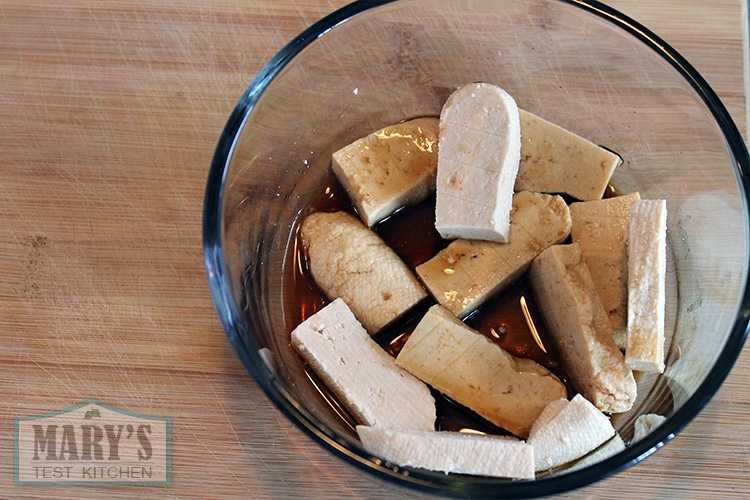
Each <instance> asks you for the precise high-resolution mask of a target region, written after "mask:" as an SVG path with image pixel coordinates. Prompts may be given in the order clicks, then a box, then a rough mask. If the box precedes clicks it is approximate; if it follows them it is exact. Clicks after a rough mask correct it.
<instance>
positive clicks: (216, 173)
mask: <svg viewBox="0 0 750 500" xmlns="http://www.w3.org/2000/svg"><path fill="white" fill-rule="evenodd" d="M397 1H399V0H358V1H355V2H353V3H350V4H348V5H346V6H344V7H342V8H340V9H338V10H336V11H335V12H333V13H331V14H329V15H327V16H326V17H324V18H322V19H321V20H319V21H317V22H316V23H314V24H313V25H311V26H310V27H309V28H307V29H305V30H304V31H303V32H302V33H301V34H299V35H298V36H296V37H295V38H294V39H293V40H292V41H291V42H289V43H288V44H287V45H286V46H285V47H284V48H282V49H281V50H280V51H279V52H278V53H277V54H276V55H275V56H274V57H273V58H272V59H271V60H270V61H269V62H268V63H267V64H266V65H265V66H264V67H263V69H262V70H261V71H260V72H259V73H258V74H257V76H256V77H255V78H254V79H253V81H252V82H251V83H250V85H249V86H248V87H247V89H246V90H245V91H244V93H243V94H242V96H241V97H240V99H239V101H238V103H237V105H236V106H235V108H234V110H233V111H232V113H231V115H230V117H229V119H228V121H227V123H226V125H225V127H224V130H223V132H222V134H221V137H220V139H219V142H218V145H217V147H216V151H215V153H214V157H213V159H212V162H211V167H210V170H209V174H208V180H207V184H206V191H205V198H204V210H203V247H204V260H205V266H206V274H207V277H208V283H209V288H210V290H211V295H212V297H213V300H214V304H215V307H216V310H217V312H218V314H219V318H220V320H221V322H222V325H223V327H224V330H225V331H226V333H227V336H228V338H229V340H230V342H231V344H232V345H233V346H234V348H235V351H236V352H237V354H238V356H239V357H240V359H241V360H242V362H243V364H244V365H245V367H246V369H247V370H248V372H249V373H250V375H251V376H252V377H253V379H254V380H255V382H256V383H257V384H258V385H259V386H260V387H261V389H262V390H263V391H264V392H265V394H266V396H267V397H268V398H269V399H270V400H271V401H272V402H273V403H274V405H275V406H276V407H277V408H278V409H279V410H281V412H282V413H283V414H284V415H285V416H286V417H287V418H288V419H289V420H290V421H291V422H292V423H293V424H294V425H295V426H296V427H297V428H299V429H301V430H302V431H304V432H305V433H306V434H307V435H308V436H310V437H312V438H313V439H314V440H315V441H317V442H318V443H319V444H320V445H322V446H323V447H324V448H326V449H328V450H329V451H331V452H332V453H333V454H334V455H336V456H338V457H340V458H343V459H344V460H345V461H347V462H349V463H351V464H354V465H355V466H356V467H357V468H359V469H361V470H364V471H365V472H368V473H371V474H373V475H375V476H377V477H380V478H381V479H386V480H388V481H390V482H393V483H396V484H398V485H400V486H406V487H410V488H416V489H419V490H420V491H428V492H431V493H439V494H443V495H450V496H458V495H466V494H469V495H471V496H476V497H488V496H493V497H494V496H497V495H500V494H502V495H503V497H504V498H535V497H540V496H547V495H554V494H560V493H564V492H567V491H571V490H574V489H577V488H580V487H583V486H587V485H589V484H592V483H594V482H596V481H599V480H602V479H604V478H606V477H608V476H610V475H612V474H615V473H617V472H619V471H621V470H623V469H625V468H627V467H630V466H631V465H633V464H635V463H637V462H639V461H641V460H643V459H645V458H646V457H648V456H649V455H651V454H652V453H653V452H655V451H656V450H657V449H659V448H661V447H662V446H664V444H666V443H667V442H668V441H670V440H671V439H672V438H673V437H674V436H675V435H676V434H677V433H678V432H679V431H680V430H681V429H682V428H683V427H685V426H686V425H687V424H688V423H689V422H690V421H691V420H692V419H693V418H694V417H695V416H696V415H697V414H698V412H699V411H700V410H701V409H702V408H703V407H704V406H705V405H706V404H707V403H708V402H709V400H710V399H711V398H712V397H713V395H714V394H715V393H716V392H717V390H718V389H719V387H720V386H721V384H722V383H723V382H724V380H725V379H726V377H727V375H728V374H729V372H730V370H731V368H732V366H733V365H734V363H735V361H736V360H737V358H738V356H739V354H740V352H741V350H742V346H743V344H744V342H745V339H746V338H747V336H748V327H749V325H750V288H749V287H748V272H747V270H748V266H749V265H750V262H747V261H746V267H745V276H744V285H743V292H742V298H741V300H740V302H739V306H738V312H737V317H736V319H735V322H734V325H733V326H732V329H731V332H730V334H729V337H728V339H727V342H726V345H725V346H724V349H723V350H722V352H721V353H720V354H719V356H718V358H717V360H716V362H715V363H714V366H713V367H712V368H711V370H710V371H709V373H708V374H707V376H706V377H705V379H704V381H703V382H702V383H701V384H700V386H699V387H698V389H697V390H696V391H695V393H694V394H693V395H692V396H690V398H688V400H687V401H686V402H685V403H684V404H683V405H682V407H681V408H680V409H679V410H677V411H676V412H675V413H673V414H672V415H671V416H670V417H669V418H668V419H667V420H666V421H665V422H664V423H663V424H662V425H660V426H659V427H658V428H657V429H656V430H654V431H653V432H651V433H650V434H649V435H648V436H646V437H645V438H644V439H643V440H641V441H639V442H637V443H635V444H633V445H631V446H629V447H627V448H626V449H625V450H623V451H621V452H619V453H617V454H616V455H613V456H612V457H610V458H607V459H605V460H603V461H601V462H598V463H596V464H593V465H591V466H588V467H585V468H583V469H580V470H577V471H574V472H569V473H565V474H562V475H560V476H552V477H548V478H543V479H537V480H534V481H532V482H529V481H508V480H506V479H499V478H483V477H481V478H479V477H468V476H460V475H452V476H448V475H445V474H442V473H435V472H431V471H424V470H421V469H412V468H406V470H408V475H405V474H403V473H402V472H400V471H402V470H404V468H403V467H398V466H395V465H392V464H390V463H388V462H383V461H382V460H381V459H379V458H377V457H374V456H372V455H370V454H368V453H367V452H366V451H365V450H364V449H363V448H361V447H359V446H350V443H349V442H348V441H346V440H344V439H342V438H340V437H338V436H337V435H336V434H335V433H334V432H333V431H332V430H330V429H329V428H327V426H325V425H323V424H322V423H321V422H320V421H319V420H318V419H317V418H316V417H315V416H314V415H312V414H311V413H310V412H308V411H307V410H306V409H305V408H303V407H302V406H301V405H300V404H299V403H297V402H296V401H295V400H294V399H293V398H292V397H291V395H290V394H289V392H288V391H287V390H286V387H285V386H284V385H283V384H282V383H281V382H280V380H279V379H278V378H277V377H275V376H274V374H273V372H272V371H271V370H270V369H269V368H268V366H267V365H266V363H265V362H264V361H263V359H262V358H261V356H260V354H258V352H257V349H258V346H248V345H246V343H245V340H244V339H246V338H247V335H248V333H247V331H246V329H245V327H244V324H243V323H242V315H241V313H240V311H239V310H238V309H237V307H236V306H235V304H234V301H233V300H232V298H231V296H230V292H229V290H230V289H231V287H230V283H229V282H228V280H227V272H226V267H225V262H224V257H223V254H222V228H221V206H222V204H223V196H224V181H225V180H226V173H227V170H228V167H229V162H230V160H231V158H232V154H233V152H234V148H235V146H236V141H237V138H238V136H239V133H240V132H241V131H242V129H243V127H244V124H245V122H246V120H247V118H248V116H249V115H250V114H251V112H252V111H253V108H254V106H255V104H256V103H257V101H258V99H259V98H260V96H261V95H262V94H263V92H264V90H265V89H266V87H267V86H268V85H269V84H270V83H271V82H272V81H273V79H274V78H275V77H276V76H277V75H278V74H279V72H280V71H281V70H282V69H283V68H284V67H285V66H286V65H287V64H289V62H290V61H291V60H292V59H294V57H296V56H297V54H299V53H300V52H301V51H302V50H304V49H305V48H306V47H307V46H308V45H310V44H311V43H312V42H314V41H315V40H316V39H317V38H318V37H320V36H323V35H325V34H326V33H327V32H328V31H330V30H331V29H334V28H335V27H336V26H338V25H339V24H341V23H343V22H345V21H346V20H348V19H350V18H352V17H354V16H357V15H359V14H362V13H363V12H366V11H369V10H372V9H374V8H377V7H380V6H383V5H386V4H390V3H395V2H397ZM548 1H550V2H553V3H562V4H568V5H572V6H574V7H577V8H579V9H582V10H583V11H585V12H588V13H590V14H594V15H595V16H597V17H599V18H601V19H602V20H604V21H605V22H608V23H610V24H612V25H614V26H616V27H618V28H620V29H622V30H623V31H625V32H626V33H629V34H630V35H632V36H634V37H635V38H637V39H639V40H640V41H641V42H643V43H644V44H645V45H646V46H647V47H649V48H650V49H652V50H653V51H654V52H655V53H656V54H658V55H659V56H661V57H662V58H663V59H664V60H666V61H667V62H668V63H669V64H670V65H671V66H672V67H674V68H675V69H676V70H677V71H678V73H679V74H680V75H681V76H682V77H683V78H684V79H685V80H686V81H687V82H689V83H690V85H691V86H692V88H693V90H694V91H695V92H696V94H698V96H700V98H701V99H702V101H703V102H704V104H705V105H706V106H707V107H708V109H709V110H710V111H711V114H712V116H713V117H714V120H715V121H716V123H717V125H718V126H719V128H720V129H721V132H722V134H723V135H724V138H725V140H726V145H727V150H728V152H729V154H730V159H731V160H732V162H733V166H734V170H735V175H736V177H737V183H738V187H739V188H740V191H741V194H742V195H743V196H741V198H742V211H743V219H744V225H745V228H746V231H745V249H746V251H747V249H749V248H750V229H749V228H750V225H749V224H748V200H749V199H750V179H749V178H748V172H750V158H749V157H748V151H747V147H746V145H745V143H744V141H743V139H742V136H741V134H740V132H739V130H738V129H737V126H736V125H735V123H734V121H733V120H732V118H731V117H730V115H729V113H728V111H727V110H726V108H725V107H724V105H723V103H722V102H721V100H720V99H719V98H718V96H717V95H716V93H715V92H714V91H713V89H712V88H711V87H710V86H709V85H708V83H707V82H706V81H705V79H704V78H703V77H702V76H701V75H700V74H699V73H698V72H697V71H696V70H695V68H693V66H692V65H691V64H690V63H689V62H688V61H687V60H686V59H685V58H684V57H683V56H681V55H680V54H679V53H678V52H677V51H676V50H675V49H673V48H672V47H671V46H670V45H669V44H668V43H666V42H665V41H664V40H662V39H661V38H660V37H658V36H657V35H656V34H654V33H653V32H651V31H650V30H649V29H647V28H646V27H645V26H643V25H641V24H640V23H638V22H637V21H635V20H633V19H631V18H630V17H628V16H626V15H624V14H623V13H621V12H619V11H617V10H615V9H613V8H611V7H609V6H607V5H605V4H603V3H601V2H598V1H597V0H548ZM746 258H747V256H746ZM530 485H531V486H530Z"/></svg>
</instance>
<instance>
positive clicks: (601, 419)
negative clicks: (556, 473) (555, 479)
mask: <svg viewBox="0 0 750 500" xmlns="http://www.w3.org/2000/svg"><path fill="white" fill-rule="evenodd" d="M614 435H615V429H614V428H613V427H612V424H611V423H610V422H609V419H608V418H607V417H605V416H604V414H603V413H602V412H600V411H599V410H597V409H596V407H595V406H594V405H593V404H591V403H590V402H589V401H588V400H587V399H586V398H584V397H583V396H581V395H580V394H577V395H576V396H575V397H574V398H573V399H571V400H570V402H569V403H568V404H567V405H565V407H564V408H563V409H562V410H560V411H558V412H557V414H556V415H555V416H554V418H552V419H551V420H549V421H548V422H547V423H545V424H544V425H542V426H540V427H539V429H538V430H536V432H535V433H534V435H533V437H529V439H528V443H529V444H530V445H531V446H532V447H533V448H534V469H535V470H536V471H537V472H539V471H543V470H547V469H551V468H553V467H558V466H560V465H563V464H566V463H568V462H571V461H573V460H575V459H577V458H579V457H582V456H584V455H585V454H586V453H588V452H590V451H591V450H593V449H595V448H597V447H598V446H599V445H601V444H602V443H604V442H605V441H606V440H607V439H609V438H611V437H612V436H614Z"/></svg>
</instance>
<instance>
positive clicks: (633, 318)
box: [625, 200, 667, 373]
mask: <svg viewBox="0 0 750 500" xmlns="http://www.w3.org/2000/svg"><path fill="white" fill-rule="evenodd" d="M666 238H667V202H666V201H664V200H637V201H634V202H633V205H632V207H631V212H630V229H629V232H628V346H627V349H626V350H625V362H626V363H627V364H628V366H629V367H630V368H632V369H633V370H638V371H642V372H649V373H663V372H664V307H665V296H666V286H665V279H666V266H667V244H666Z"/></svg>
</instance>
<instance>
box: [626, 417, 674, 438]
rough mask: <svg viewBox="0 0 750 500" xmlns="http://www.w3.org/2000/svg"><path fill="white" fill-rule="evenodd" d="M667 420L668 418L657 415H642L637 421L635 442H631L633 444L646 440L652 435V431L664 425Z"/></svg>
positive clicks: (634, 435) (634, 429)
mask: <svg viewBox="0 0 750 500" xmlns="http://www.w3.org/2000/svg"><path fill="white" fill-rule="evenodd" d="M665 420H667V417H664V416H662V415H657V414H656V413H646V414H645V415H640V416H639V417H638V418H636V419H635V424H634V427H633V431H634V433H633V440H632V441H631V444H632V443H635V442H636V441H640V440H641V439H643V438H645V437H646V436H647V435H649V434H650V433H651V431H653V430H654V429H656V428H657V427H659V426H660V425H661V424H663V423H664V421H665Z"/></svg>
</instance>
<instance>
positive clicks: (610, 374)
mask: <svg viewBox="0 0 750 500" xmlns="http://www.w3.org/2000/svg"><path fill="white" fill-rule="evenodd" d="M529 281H530V282H531V288H532V290H533V292H534V297H535V298H536V300H537V305H538V306H539V310H540V312H541V314H542V317H543V318H544V323H545V325H546V326H547V330H548V332H549V335H550V338H551V339H552V341H553V343H554V344H555V347H556V348H557V352H558V354H559V356H560V361H561V363H562V365H563V367H564V368H565V370H566V372H567V373H568V375H569V376H570V380H571V383H572V384H573V386H574V387H575V388H576V389H577V390H578V391H580V392H581V393H582V394H583V395H584V396H585V397H586V398H587V399H589V400H590V401H591V402H592V403H593V404H594V405H595V406H596V407H597V408H598V409H599V410H601V411H606V412H613V413H621V412H624V411H627V410H629V409H630V408H631V407H632V406H633V403H634V402H635V398H636V392H637V385H636V383H635V379H634V378H633V372H632V371H631V370H630V368H628V366H627V365H626V364H625V357H624V356H623V354H622V352H620V350H619V349H618V348H617V346H616V345H615V342H614V340H613V338H612V329H611V327H610V326H609V319H608V318H607V314H606V312H605V311H604V307H603V306H602V303H601V299H600V298H599V295H597V293H596V290H595V289H594V283H593V281H592V279H591V275H590V274H589V270H588V268H587V267H586V264H585V262H584V261H583V259H582V257H581V248H580V246H579V245H578V244H577V243H573V244H571V245H557V246H553V247H551V248H548V249H547V250H545V251H543V252H542V253H541V254H540V255H539V257H537V258H536V259H534V262H533V263H532V264H531V269H530V270H529Z"/></svg>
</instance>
